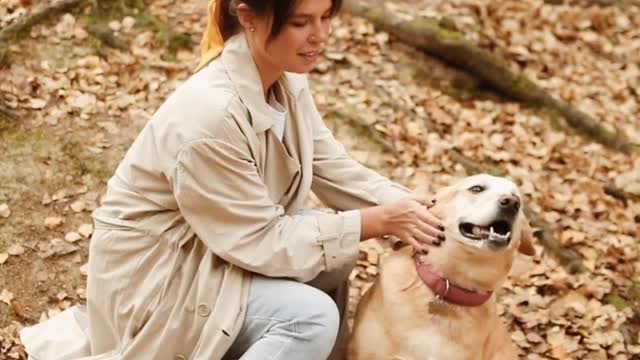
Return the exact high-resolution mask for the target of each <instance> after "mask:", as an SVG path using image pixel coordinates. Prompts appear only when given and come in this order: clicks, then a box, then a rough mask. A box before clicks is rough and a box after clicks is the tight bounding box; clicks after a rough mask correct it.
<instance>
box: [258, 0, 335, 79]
mask: <svg viewBox="0 0 640 360" xmlns="http://www.w3.org/2000/svg"><path fill="white" fill-rule="evenodd" d="M331 5H332V2H331V0H299V1H298V4H296V7H295V10H294V12H293V15H292V16H291V17H290V18H289V19H288V20H287V22H286V23H285V24H284V25H283V27H282V31H281V32H280V33H279V34H278V35H277V36H276V37H274V38H272V39H270V40H269V34H270V32H271V22H272V21H271V19H270V18H256V19H255V22H254V24H255V25H254V27H255V31H254V32H250V34H249V37H251V38H252V39H251V40H253V41H251V42H252V43H253V44H252V45H253V46H252V52H253V56H254V58H255V60H256V62H257V63H258V64H259V65H261V66H260V67H262V68H264V69H265V70H266V69H269V70H270V71H274V72H282V71H288V72H294V73H306V72H309V71H311V70H312V69H313V67H314V66H315V64H316V62H317V60H318V59H319V57H320V55H321V54H322V52H323V51H324V47H325V45H326V42H327V38H328V36H329V30H330V22H331V13H330V12H331Z"/></svg>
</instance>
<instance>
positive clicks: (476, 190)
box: [469, 185, 484, 193]
mask: <svg viewBox="0 0 640 360" xmlns="http://www.w3.org/2000/svg"><path fill="white" fill-rule="evenodd" d="M469 191H471V192H474V193H480V192H483V191H484V186H480V185H474V186H472V187H470V188H469Z"/></svg>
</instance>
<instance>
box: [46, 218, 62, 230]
mask: <svg viewBox="0 0 640 360" xmlns="http://www.w3.org/2000/svg"><path fill="white" fill-rule="evenodd" d="M63 222H64V219H63V218H61V217H58V216H55V217H48V218H46V219H44V226H46V227H47V229H49V230H54V229H56V228H58V227H60V225H62V223H63Z"/></svg>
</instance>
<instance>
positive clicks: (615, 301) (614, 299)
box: [605, 294, 627, 311]
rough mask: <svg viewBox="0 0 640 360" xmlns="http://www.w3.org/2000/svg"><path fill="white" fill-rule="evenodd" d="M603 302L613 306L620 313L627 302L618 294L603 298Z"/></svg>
mask: <svg viewBox="0 0 640 360" xmlns="http://www.w3.org/2000/svg"><path fill="white" fill-rule="evenodd" d="M605 301H606V302H607V303H608V304H610V305H613V307H615V308H616V310H618V311H622V310H624V309H625V308H626V307H627V302H626V301H625V300H624V299H623V298H622V297H621V296H620V295H618V294H609V295H607V296H605Z"/></svg>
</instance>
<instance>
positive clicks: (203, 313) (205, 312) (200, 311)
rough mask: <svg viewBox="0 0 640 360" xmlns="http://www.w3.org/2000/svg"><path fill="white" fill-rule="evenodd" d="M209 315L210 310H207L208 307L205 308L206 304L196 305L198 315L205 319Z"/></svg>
mask: <svg viewBox="0 0 640 360" xmlns="http://www.w3.org/2000/svg"><path fill="white" fill-rule="evenodd" d="M209 314H211V310H210V309H209V306H207V304H200V305H198V315H200V316H202V317H207V316H209Z"/></svg>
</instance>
